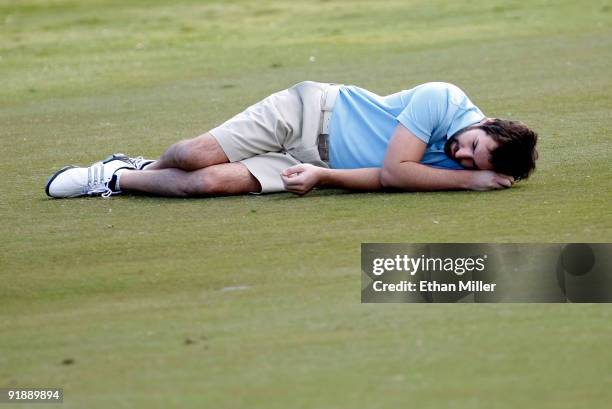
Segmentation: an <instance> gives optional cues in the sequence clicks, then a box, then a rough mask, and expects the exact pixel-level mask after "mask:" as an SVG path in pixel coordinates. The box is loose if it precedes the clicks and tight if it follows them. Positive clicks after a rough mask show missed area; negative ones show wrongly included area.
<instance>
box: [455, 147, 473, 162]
mask: <svg viewBox="0 0 612 409" xmlns="http://www.w3.org/2000/svg"><path fill="white" fill-rule="evenodd" d="M455 156H456V157H457V159H472V151H471V150H470V149H468V148H459V150H458V151H457V153H456V154H455Z"/></svg>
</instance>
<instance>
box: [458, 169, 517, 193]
mask: <svg viewBox="0 0 612 409" xmlns="http://www.w3.org/2000/svg"><path fill="white" fill-rule="evenodd" d="M513 183H514V178H513V177H512V176H507V175H503V174H501V173H496V172H493V171H491V170H474V171H472V178H471V180H470V185H469V188H470V189H471V190H492V189H505V188H508V187H512V184H513Z"/></svg>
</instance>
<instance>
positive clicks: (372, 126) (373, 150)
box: [329, 82, 485, 169]
mask: <svg viewBox="0 0 612 409" xmlns="http://www.w3.org/2000/svg"><path fill="white" fill-rule="evenodd" d="M484 117H485V116H484V114H483V113H482V112H481V111H480V109H478V107H476V106H475V105H474V104H473V103H472V101H470V100H469V98H468V97H467V95H466V94H465V93H464V92H463V91H462V90H461V89H459V87H457V86H455V85H453V84H449V83H445V82H428V83H426V84H422V85H419V86H417V87H414V88H412V89H409V90H404V91H401V92H398V93H396V94H391V95H387V96H384V97H382V96H379V95H376V94H374V93H372V92H370V91H367V90H365V89H363V88H358V87H355V86H343V87H341V88H340V92H339V94H338V97H337V99H336V104H335V105H334V110H333V114H332V118H331V125H330V131H329V133H330V137H329V159H330V166H331V167H332V168H335V169H355V168H377V167H382V163H383V159H384V157H385V152H386V151H387V146H388V145H389V140H390V139H391V136H393V132H394V131H395V128H396V127H397V124H398V122H399V123H401V124H402V125H404V126H405V127H406V128H408V129H409V130H410V131H411V132H412V133H413V134H414V135H416V137H417V138H419V139H420V140H422V141H423V142H425V143H426V144H427V148H426V150H425V154H424V155H423V158H422V159H421V163H423V164H425V165H429V166H433V167H437V168H446V169H463V167H462V166H461V165H460V164H459V163H457V162H455V161H454V160H452V159H450V158H449V157H448V156H446V154H445V153H444V144H445V142H446V141H447V139H448V138H450V137H451V136H452V135H453V134H455V132H457V131H458V130H460V129H462V128H465V127H466V126H470V125H473V124H475V123H477V122H480V121H481V120H482V119H483V118H484Z"/></svg>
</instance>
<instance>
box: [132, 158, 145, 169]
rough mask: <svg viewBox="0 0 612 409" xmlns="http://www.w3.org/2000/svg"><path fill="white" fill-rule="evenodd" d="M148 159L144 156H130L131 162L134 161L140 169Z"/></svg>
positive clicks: (133, 163)
mask: <svg viewBox="0 0 612 409" xmlns="http://www.w3.org/2000/svg"><path fill="white" fill-rule="evenodd" d="M146 161H147V159H145V158H144V157H142V156H136V157H135V158H130V162H132V165H134V166H135V167H136V169H140V167H141V166H142V164H143V163H144V162H146Z"/></svg>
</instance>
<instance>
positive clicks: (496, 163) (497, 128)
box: [475, 119, 538, 180]
mask: <svg viewBox="0 0 612 409" xmlns="http://www.w3.org/2000/svg"><path fill="white" fill-rule="evenodd" d="M475 128H480V129H482V130H483V131H485V132H486V133H487V134H488V135H490V136H491V138H492V139H493V140H494V141H495V142H497V143H498V146H497V148H495V149H494V150H493V152H491V165H493V169H495V171H496V172H499V173H503V174H504V175H509V176H512V177H514V179H515V180H520V179H527V178H528V177H529V174H530V173H531V172H533V170H534V169H535V162H536V159H538V151H537V150H536V144H537V142H538V134H537V133H536V132H534V131H533V130H532V129H530V128H529V127H527V125H525V124H524V123H522V122H520V121H511V120H508V119H490V120H488V121H486V122H485V123H483V124H480V125H477V126H475Z"/></svg>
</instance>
